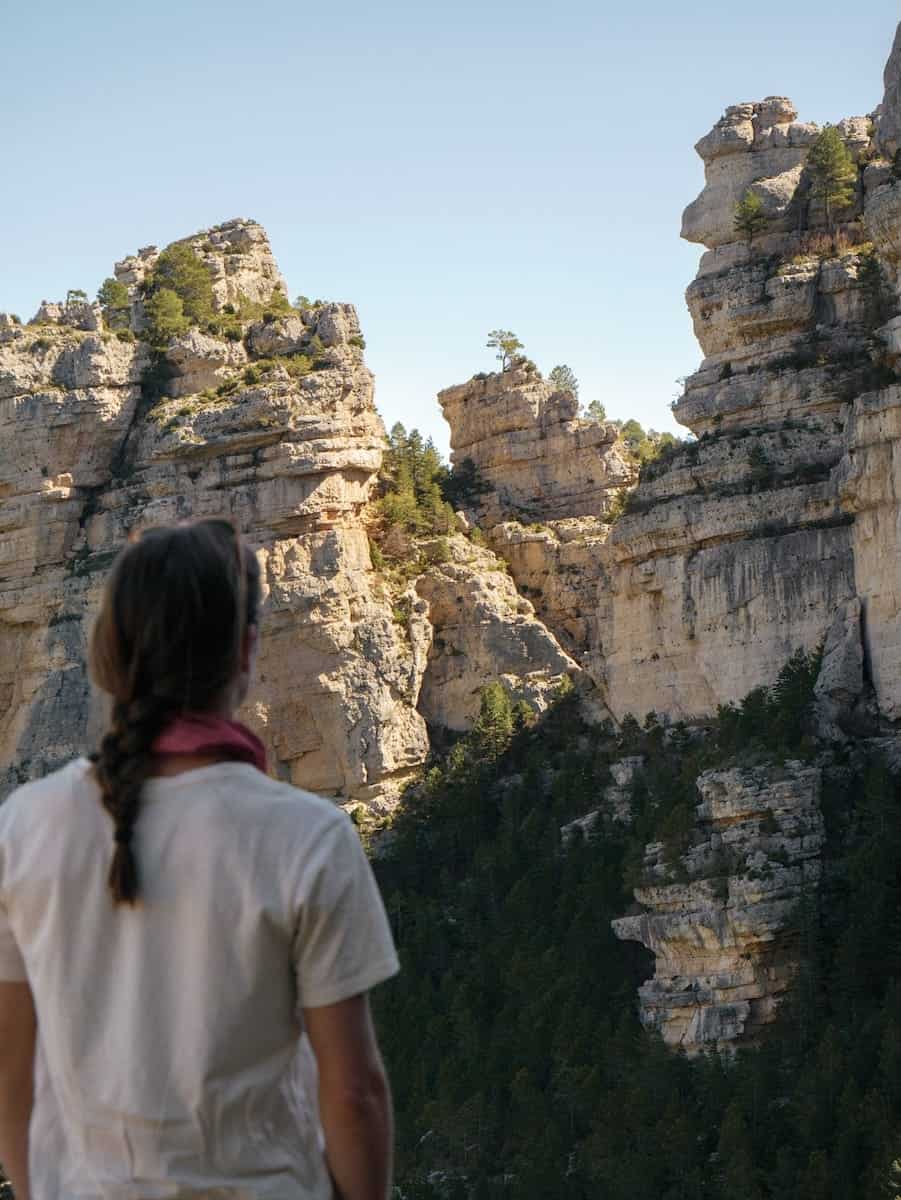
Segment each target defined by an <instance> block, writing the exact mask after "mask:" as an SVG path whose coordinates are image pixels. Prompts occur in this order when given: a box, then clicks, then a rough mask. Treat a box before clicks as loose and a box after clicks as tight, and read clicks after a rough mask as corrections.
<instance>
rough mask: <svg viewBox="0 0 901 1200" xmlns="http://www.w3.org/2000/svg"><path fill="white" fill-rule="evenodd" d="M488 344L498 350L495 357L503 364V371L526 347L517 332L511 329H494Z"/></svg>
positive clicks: (489, 335) (489, 336)
mask: <svg viewBox="0 0 901 1200" xmlns="http://www.w3.org/2000/svg"><path fill="white" fill-rule="evenodd" d="M486 345H487V346H488V347H489V348H490V349H493V350H497V354H496V356H495V357H496V358H497V360H498V362H499V363H500V364H501V370H502V371H506V370H507V368H508V367H509V366H510V364H511V362H512V360H513V359H514V358H515V357H516V356H517V355H518V354H520V353H521V352H522V351H523V350H524V349H525V347H524V346H523V344H522V342H521V341H520V340H519V338H518V337H517V336H516V334H515V333H513V332H512V331H511V330H509V329H492V331H491V333H489V334H488V341H487V343H486Z"/></svg>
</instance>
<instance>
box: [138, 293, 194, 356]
mask: <svg viewBox="0 0 901 1200" xmlns="http://www.w3.org/2000/svg"><path fill="white" fill-rule="evenodd" d="M144 313H145V316H146V317H147V326H148V335H149V341H150V342H151V344H152V345H154V346H157V347H163V346H165V345H166V344H167V343H168V342H169V341H170V340H171V339H172V338H174V337H178V335H179V334H181V333H184V332H185V330H187V329H189V328H190V325H191V322H190V320H189V319H188V317H187V316H186V315H185V306H184V302H183V300H182V298H181V296H179V295H178V294H177V292H174V291H173V290H172V289H171V288H166V287H163V288H159V289H158V290H155V291H153V292H152V293H151V294H150V296H149V298H148V299H147V300H146V302H145V304H144Z"/></svg>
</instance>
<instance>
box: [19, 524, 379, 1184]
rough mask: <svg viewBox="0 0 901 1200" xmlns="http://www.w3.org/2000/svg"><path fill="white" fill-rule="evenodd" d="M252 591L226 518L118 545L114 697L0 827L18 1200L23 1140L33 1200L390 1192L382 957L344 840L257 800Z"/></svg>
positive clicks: (366, 880)
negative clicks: (96, 728) (242, 720)
mask: <svg viewBox="0 0 901 1200" xmlns="http://www.w3.org/2000/svg"><path fill="white" fill-rule="evenodd" d="M259 591H260V585H259V568H258V566H257V562H256V559H255V557H254V555H253V554H252V553H250V552H249V550H247V549H246V548H245V547H243V546H242V544H241V540H240V538H239V536H238V535H237V533H236V531H235V530H234V528H233V527H232V526H231V525H230V524H229V523H228V522H225V521H218V520H205V521H197V522H193V523H190V524H182V525H178V526H175V527H173V528H159V529H152V530H149V531H148V532H146V533H145V534H144V535H143V536H142V537H141V538H140V539H138V540H136V541H133V542H131V543H130V544H129V545H128V546H127V547H126V548H125V549H124V550H123V552H122V553H121V554H120V556H119V558H118V559H117V561H116V563H115V565H114V567H113V570H112V573H111V575H110V578H109V580H108V583H107V587H106V591H105V595H104V599H103V604H102V608H101V612H100V614H99V617H98V619H97V621H96V624H95V626H94V630H93V634H92V639H91V649H90V665H91V672H92V676H93V678H94V680H95V682H96V683H97V684H98V685H99V687H100V688H102V689H103V690H104V691H105V692H107V693H109V695H110V696H111V697H112V717H111V723H110V727H109V730H108V732H107V733H106V735H105V737H104V738H103V740H102V742H101V745H100V749H99V752H98V753H97V754H95V755H94V756H92V759H90V760H89V759H86V758H79V759H76V760H75V761H74V762H71V763H70V764H69V765H68V766H66V767H63V768H62V769H61V770H59V771H56V772H54V773H53V774H51V775H49V776H47V777H46V778H44V779H42V780H39V781H36V782H34V783H29V784H26V785H25V786H24V787H22V788H19V789H18V790H17V791H16V792H14V793H13V795H12V796H11V797H10V798H9V799H8V800H7V801H6V803H5V804H3V806H2V807H0V1162H2V1163H3V1165H4V1168H5V1170H6V1172H7V1174H8V1175H9V1176H10V1179H11V1182H12V1184H13V1187H14V1189H15V1192H16V1196H17V1200H29V1178H28V1176H29V1170H28V1158H29V1146H28V1127H29V1121H31V1130H32V1139H31V1140H32V1144H31V1146H30V1169H31V1193H30V1195H31V1197H32V1200H88V1198H90V1200H99V1198H101V1197H102V1198H109V1200H145V1198H146V1200H156V1198H162V1197H167V1198H168V1197H188V1196H192V1195H194V1196H197V1195H200V1194H204V1195H213V1194H215V1196H216V1198H217V1200H223V1198H225V1197H232V1198H234V1200H239V1198H240V1200H249V1198H250V1197H256V1198H260V1200H266V1198H270V1197H271V1198H272V1200H306V1198H307V1197H315V1198H316V1200H319V1198H326V1197H330V1196H333V1195H337V1196H339V1197H341V1198H342V1200H384V1198H385V1196H386V1193H387V1191H388V1189H389V1186H390V1157H391V1137H392V1134H391V1104H390V1095H389V1091H388V1086H387V1081H386V1078H385V1072H384V1068H383V1066H382V1063H381V1058H380V1055H379V1051H378V1047H377V1044H376V1040H375V1035H374V1033H373V1029H372V1024H371V1021H370V1017H369V1009H368V1002H367V992H368V989H369V988H371V987H373V986H374V985H375V984H377V983H379V982H380V981H382V980H384V979H386V978H388V977H389V976H391V975H393V974H394V973H395V971H396V970H397V969H398V967H397V958H396V955H395V951H394V946H393V944H392V941H391V935H390V932H389V929H388V924H387V921H386V918H385V913H384V909H383V908H382V904H381V901H380V898H379V895H378V891H377V889H376V886H375V882H374V880H373V878H372V874H371V871H370V869H369V866H368V863H367V862H366V859H365V857H364V855H363V852H362V848H361V846H360V843H359V839H358V837H357V835H356V832H355V830H354V828H353V826H352V824H351V823H350V821H349V820H348V818H347V817H346V816H345V814H344V813H342V812H341V810H340V809H338V808H337V807H336V806H335V805H333V804H332V803H330V802H329V801H326V800H323V799H320V798H319V797H317V796H313V795H311V794H309V793H308V792H303V791H300V790H298V789H297V788H294V787H291V786H290V785H288V784H286V783H280V782H276V781H275V780H272V779H270V778H268V777H267V776H266V774H265V773H264V771H265V761H264V752H263V748H262V745H261V743H260V742H259V741H258V739H257V738H256V737H255V736H254V735H253V734H252V733H251V732H250V730H248V729H246V728H245V727H244V726H242V725H240V724H238V722H236V721H235V720H234V718H233V714H234V712H235V711H236V709H237V708H238V707H239V706H240V704H241V703H242V701H243V700H244V698H245V696H246V695H247V691H248V687H249V684H250V680H251V677H252V675H253V669H254V663H255V659H256V650H257V636H258V635H257V630H258V618H257V610H258V606H259ZM35 1026H37V1028H39V1030H40V1043H41V1052H42V1058H43V1063H42V1070H41V1071H40V1072H39V1077H40V1082H41V1085H42V1086H41V1087H40V1088H39V1095H38V1098H37V1099H36V1100H34V1099H33V1088H32V1080H33V1078H34V1058H35V1040H36V1037H35ZM304 1032H305V1035H306V1036H305V1037H303V1038H302V1034H303V1033H304ZM307 1039H308V1042H307ZM308 1047H311V1048H312V1057H311V1056H310V1055H309V1051H308ZM313 1058H315V1064H314V1062H313ZM316 1068H318V1105H317V1095H316V1092H317V1088H316V1086H315V1083H314V1082H313V1080H314V1079H315V1076H316V1073H317V1072H316ZM45 1076H46V1078H45Z"/></svg>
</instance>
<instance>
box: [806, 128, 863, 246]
mask: <svg viewBox="0 0 901 1200" xmlns="http://www.w3.org/2000/svg"><path fill="white" fill-rule="evenodd" d="M807 166H808V168H809V169H810V173H811V175H812V176H813V183H812V186H811V194H812V195H813V196H815V197H816V198H817V199H818V200H822V201H823V205H824V207H825V209H826V224H827V226H828V228H829V232H830V233H834V231H835V217H836V214H837V213H840V212H842V211H843V210H844V209H847V208H850V207H851V205H852V204H853V203H854V198H855V196H856V194H857V167H856V166H855V164H854V159H853V158H852V157H851V155H850V153H849V152H848V147H847V146H846V145H845V143H844V141H843V140H842V135H841V134H840V133H839V131H838V130H837V129H836V128H835V126H834V125H827V126H826V127H825V128H824V129H823V130H821V132H820V133H819V134H818V135H817V137H816V140H815V141H814V143H813V145H812V146H811V147H810V153H809V154H808V156H807Z"/></svg>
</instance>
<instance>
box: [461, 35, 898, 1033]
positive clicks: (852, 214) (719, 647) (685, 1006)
mask: <svg viewBox="0 0 901 1200" xmlns="http://www.w3.org/2000/svg"><path fill="white" fill-rule="evenodd" d="M899 78H901V32H899V37H898V38H896V41H895V47H894V49H893V51H892V55H891V59H890V61H889V65H888V67H887V69H886V73H885V81H886V93H885V99H884V101H883V104H882V106H881V107H880V109H879V110H878V111H877V113H876V114H873V116H871V117H866V116H863V117H854V118H850V119H848V120H845V121H842V122H841V123H840V125H839V126H838V130H839V133H840V134H841V137H842V139H843V141H844V143H845V146H846V147H847V149H848V151H849V152H850V155H851V157H852V159H853V161H854V163H855V164H856V175H857V177H856V183H855V188H854V199H853V203H852V204H851V205H850V206H849V207H848V208H847V209H845V210H843V211H842V213H841V219H840V220H839V221H838V222H837V224H836V223H834V222H832V221H831V220H829V219H828V214H827V212H826V209H825V205H824V203H823V201H822V200H821V199H820V198H819V196H818V193H817V189H816V188H815V187H814V179H813V173H812V171H811V168H810V165H809V163H808V155H809V153H810V148H811V146H812V145H813V144H814V142H815V139H816V138H817V136H818V134H819V132H820V131H819V128H818V127H817V126H816V125H813V124H810V123H804V122H800V121H798V119H797V113H796V111H795V108H794V106H793V105H792V103H791V101H789V100H787V99H785V98H784V97H768V98H767V99H765V100H763V101H760V102H757V103H748V104H739V105H735V106H733V107H731V108H729V109H727V111H726V113H725V115H724V116H723V117H722V119H721V120H719V121H718V122H717V123H716V125H715V126H714V128H713V129H712V130H711V132H710V133H709V134H707V135H706V136H705V137H703V138H702V139H701V141H700V142H699V143H698V145H697V151H698V154H699V155H700V157H701V159H702V160H703V163H704V168H705V176H706V182H705V187H704V189H703V191H702V193H701V194H700V196H699V197H698V198H697V199H696V200H695V201H694V202H693V203H692V204H690V205H689V206H688V208H687V209H686V211H685V215H684V218H683V229H682V233H683V236H684V237H685V238H687V239H688V240H689V241H693V242H699V243H701V244H702V245H704V246H705V247H706V248H707V249H706V252H705V253H704V255H703V256H702V258H701V262H700V267H699V271H698V275H697V278H696V279H695V280H694V282H693V283H692V284H691V285H690V286H689V288H688V292H687V302H688V307H689V311H690V313H691V317H692V320H693V323H694V330H695V334H696V336H697V338H698V341H699V343H700V346H701V349H702V351H703V353H704V356H705V357H704V360H703V362H702V363H701V365H700V367H699V369H698V370H697V371H696V372H695V373H694V374H693V375H692V376H691V377H690V378H688V379H687V381H686V385H685V390H684V394H683V395H682V396H681V397H680V398H679V400H678V401H677V402H676V403H675V404H674V405H673V411H674V414H675V416H676V418H677V420H679V421H680V422H681V423H682V424H683V425H685V426H686V427H687V428H688V429H689V430H690V432H691V435H692V436H691V437H690V438H689V439H688V440H687V441H686V442H684V443H683V444H682V445H681V446H678V447H676V448H673V449H670V450H668V451H666V452H665V453H663V454H661V455H660V456H659V457H658V458H657V459H656V460H654V461H651V462H649V463H646V464H645V465H644V466H643V468H642V470H641V473H640V478H639V479H638V481H637V486H634V488H632V489H631V490H630V493H629V495H628V499H627V502H626V505H625V511H624V513H623V514H622V515H621V516H619V517H618V518H617V519H612V514H611V496H612V495H613V494H614V493H613V490H612V489H614V488H617V487H619V488H622V487H623V486H624V485H626V486H629V485H630V484H631V483H632V482H633V481H632V480H631V479H630V478H629V476H628V472H625V471H621V470H620V469H619V467H618V464H617V461H616V444H615V443H613V442H611V441H610V440H609V439H608V438H607V437H605V436H604V434H603V433H602V432H601V430H602V427H600V426H597V427H595V430H594V431H593V436H592V440H591V441H590V443H587V442H586V441H585V438H584V434H583V433H582V431H581V429H580V427H579V426H578V424H577V423H573V422H572V420H571V423H570V424H569V425H565V424H564V425H553V426H552V427H553V428H554V430H555V436H554V437H551V436H548V434H547V432H546V430H547V427H548V424H549V421H548V417H547V416H545V415H544V412H543V410H542V408H541V406H540V405H537V404H533V405H532V406H531V410H530V409H529V408H528V406H526V405H525V404H524V403H523V398H524V395H529V394H532V395H534V394H535V393H536V389H537V387H538V386H539V385H538V384H537V381H536V380H535V379H534V377H532V376H526V377H524V376H523V375H522V374H521V372H520V373H517V372H516V371H506V372H502V373H501V374H499V375H496V376H493V377H491V379H490V380H483V379H479V378H478V377H477V378H476V379H474V380H473V381H471V383H470V384H468V385H463V386H462V387H456V388H452V389H448V390H447V391H445V392H442V393H441V395H440V397H439V399H440V401H441V403H442V407H443V409H444V412H445V416H446V417H447V419H448V421H449V423H450V425H451V434H452V446H453V448H454V455H455V461H456V462H457V463H461V462H462V460H463V459H464V458H465V457H470V458H472V459H473V461H474V462H475V463H476V464H477V465H478V466H479V467H480V468H481V471H482V474H483V477H484V478H485V480H486V481H487V482H488V483H489V484H490V486H491V491H490V492H489V493H487V494H483V495H481V496H480V497H478V511H479V516H480V519H481V520H482V521H483V522H484V524H485V526H486V527H487V530H488V537H489V539H490V541H491V544H492V546H493V547H494V548H495V549H496V550H497V551H498V552H499V553H501V554H502V555H503V556H504V557H505V558H506V559H507V561H508V562H509V563H510V567H511V570H512V572H513V574H514V577H515V578H516V580H517V582H518V584H519V586H520V588H521V590H523V591H526V592H527V594H528V595H529V596H530V597H531V598H532V599H533V601H534V603H535V605H536V608H537V610H538V611H539V613H540V614H541V615H542V617H543V619H544V620H545V621H546V622H547V623H548V625H549V626H551V627H552V628H553V629H554V631H555V632H556V633H557V636H558V637H559V638H560V640H561V642H563V644H564V645H566V646H567V648H568V649H570V652H571V653H573V654H575V655H576V656H577V657H578V659H579V661H580V663H581V665H582V666H583V667H584V668H585V669H586V670H587V671H588V672H589V673H590V674H591V676H592V677H593V679H594V681H595V683H596V684H597V685H598V687H599V689H600V694H601V695H602V697H603V699H604V701H605V703H606V705H607V708H608V709H609V711H610V712H611V713H612V714H613V715H614V716H615V717H617V718H622V717H624V716H625V715H626V714H629V713H631V714H635V715H636V716H637V717H638V718H639V720H641V719H643V718H644V716H645V714H647V713H649V712H656V713H657V714H660V715H661V716H662V718H663V719H664V720H665V721H669V722H672V721H686V720H687V721H692V720H695V719H697V718H700V717H703V716H704V715H705V714H707V715H709V714H713V713H715V712H716V710H717V708H718V707H719V706H720V705H724V704H730V703H733V702H737V701H739V700H740V699H741V698H742V697H744V696H745V695H747V693H748V692H750V691H751V690H752V689H753V688H757V687H760V686H766V685H771V684H772V683H773V682H774V681H775V679H776V677H777V674H778V672H779V670H780V668H781V667H782V665H783V664H784V663H785V662H786V660H787V659H788V658H789V657H790V656H791V655H792V654H793V653H794V652H795V651H797V650H798V649H804V650H806V651H813V650H815V649H816V648H817V647H823V658H822V669H821V675H820V679H819V681H818V683H817V688H816V706H815V713H816V721H817V723H818V725H817V728H818V732H819V734H820V736H821V737H822V738H823V739H828V740H843V739H845V738H846V737H847V736H848V731H849V730H850V731H852V734H857V735H859V734H861V733H864V734H875V733H877V732H878V731H879V729H880V727H881V728H882V729H883V730H884V731H887V730H890V729H891V728H892V727H893V723H894V722H896V721H897V720H898V718H899V716H901V597H899V591H901V583H899V579H901V574H899V570H898V562H899V551H901V544H899V528H901V456H899V455H901V451H899V434H901V385H899V384H898V383H897V382H896V379H897V374H898V369H899V364H901V312H899V310H901V302H899V294H901V184H899V182H898V170H897V166H896V165H893V163H892V161H891V160H895V162H897V160H896V159H895V156H896V154H897V150H898V145H899V133H898V131H899V129H901V92H899V83H898V81H899ZM748 192H751V193H752V194H753V195H756V196H757V197H759V199H760V201H761V209H762V213H763V220H762V222H761V225H762V227H761V228H759V229H757V230H756V231H755V232H754V235H753V236H752V237H750V238H747V237H745V236H742V235H739V233H737V232H736V229H735V208H736V204H737V203H738V202H739V201H740V200H741V199H742V198H743V197H745V196H746V195H747V194H748ZM545 405H547V406H548V409H549V411H553V408H552V406H551V405H548V399H547V398H546V399H545ZM524 413H525V414H526V418H525V419H524V417H523V414H524ZM570 415H571V418H572V417H573V416H574V413H572V412H571V414H570ZM586 455H587V456H588V457H587V458H586ZM568 461H569V462H572V471H571V472H567V471H565V470H561V464H562V463H565V462H568ZM588 462H590V463H591V465H590V466H589V465H587V463H588ZM536 521H539V522H541V524H539V525H536V524H535V522H536ZM569 563H572V564H574V565H575V570H574V571H573V575H572V577H571V576H570V575H569V572H568V570H567V565H568V564H569ZM752 776H753V777H752ZM820 786H821V778H820V772H819V768H806V767H803V766H801V765H797V766H796V767H790V769H789V771H788V774H787V775H785V776H784V777H780V776H773V775H768V774H767V772H766V771H764V770H763V769H762V768H761V770H760V771H758V773H757V774H754V773H753V772H752V774H751V775H747V773H743V772H742V771H739V770H735V771H719V772H715V773H708V774H707V775H703V776H701V777H700V778H699V780H698V782H697V787H698V794H699V802H698V808H697V826H696V829H695V833H694V838H693V849H692V850H691V851H690V852H689V854H688V855H686V857H685V859H684V861H681V862H680V863H678V864H676V866H677V867H678V871H677V874H678V875H679V878H678V879H670V878H668V876H667V871H668V870H669V868H666V869H664V866H663V864H662V862H661V859H660V853H661V847H660V846H658V845H652V846H649V847H648V849H647V854H646V868H647V876H648V878H647V882H646V884H644V885H643V886H642V887H641V888H639V889H638V891H637V892H636V897H637V900H638V901H639V902H640V905H641V908H642V912H641V914H640V915H637V916H634V917H633V916H630V917H628V918H624V919H623V920H622V921H619V922H617V925H616V930H617V933H618V934H619V936H621V937H624V938H632V939H636V940H639V941H641V942H643V943H644V944H645V945H646V946H648V947H649V948H650V949H652V950H653V951H654V953H655V955H656V956H657V969H656V976H655V979H654V980H652V981H650V982H649V983H648V984H647V985H645V987H644V988H643V989H642V994H641V1001H642V1012H643V1019H644V1020H645V1021H646V1023H647V1024H648V1025H651V1026H653V1027H655V1028H658V1029H660V1030H661V1031H662V1032H663V1035H664V1037H665V1039H666V1040H667V1041H668V1042H670V1043H671V1044H676V1043H678V1044H680V1045H683V1046H685V1047H686V1048H688V1049H697V1048H698V1047H700V1046H701V1045H705V1044H716V1045H724V1044H727V1043H729V1042H731V1041H734V1040H735V1039H737V1038H739V1037H741V1036H744V1035H745V1034H746V1033H750V1032H753V1030H754V1028H756V1026H757V1025H759V1024H760V1023H761V1022H763V1021H765V1020H766V1019H768V1017H769V1015H770V1014H771V1013H772V1011H773V1009H774V1005H775V1002H776V1000H777V999H778V997H779V995H781V993H782V992H783V991H784V989H785V988H786V987H787V985H788V982H789V981H790V978H791V974H792V970H793V965H792V964H793V957H792V955H793V951H792V948H791V937H790V934H789V933H788V932H787V925H786V921H787V914H788V913H789V912H790V911H791V910H792V908H794V907H795V906H796V905H797V903H798V900H799V897H800V896H801V895H802V893H803V891H804V889H809V888H812V887H814V886H816V882H817V879H818V875H819V869H820V868H819V861H818V851H819V845H820V842H821V840H822V831H821V823H820V818H819V814H818V800H817V796H818V793H819V788H820ZM622 793H623V789H622V788H620V789H619V791H618V796H617V799H616V805H617V806H618V807H617V811H618V812H619V815H620V817H623V816H624V815H627V808H628V805H627V803H626V799H625V798H624V795H623V794H622ZM717 797H719V799H717ZM608 802H609V798H608ZM595 820H596V814H589V816H588V817H587V818H585V821H587V823H588V824H587V826H586V828H590V827H591V826H592V824H593V822H594V821H595ZM762 822H764V823H765V825H766V829H764V825H763V824H762ZM721 851H722V853H721ZM726 851H728V855H727V856H726V857H727V858H728V862H726V858H724V854H725V852H726ZM774 856H775V857H774ZM670 866H672V864H671V865H670Z"/></svg>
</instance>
